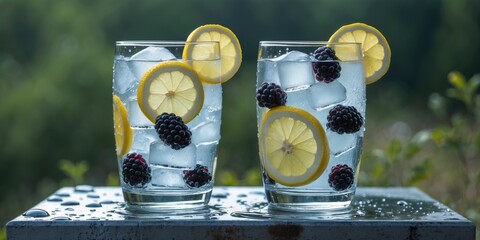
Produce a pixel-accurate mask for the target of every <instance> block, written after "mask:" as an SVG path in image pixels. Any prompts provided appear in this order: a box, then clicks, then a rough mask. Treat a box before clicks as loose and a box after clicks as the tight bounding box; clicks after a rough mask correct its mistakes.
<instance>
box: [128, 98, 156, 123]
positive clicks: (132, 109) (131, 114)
mask: <svg viewBox="0 0 480 240" xmlns="http://www.w3.org/2000/svg"><path fill="white" fill-rule="evenodd" d="M127 111H128V121H129V122H130V126H132V127H152V126H153V123H152V122H151V121H150V120H149V119H148V118H147V117H146V116H145V114H143V112H142V110H141V109H140V106H138V102H137V99H129V100H128V103H127Z"/></svg>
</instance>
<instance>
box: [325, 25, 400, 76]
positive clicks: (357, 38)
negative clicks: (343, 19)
mask: <svg viewBox="0 0 480 240" xmlns="http://www.w3.org/2000/svg"><path fill="white" fill-rule="evenodd" d="M328 41H329V42H340V43H343V42H350V43H351V42H357V43H361V45H362V53H363V57H364V59H363V60H364V65H365V78H366V79H365V82H366V84H370V83H374V82H376V81H378V80H379V79H380V78H381V77H382V76H383V75H385V73H387V70H388V68H389V67H390V56H391V52H390V46H389V45H388V42H387V40H386V39H385V37H384V36H383V35H382V33H381V32H380V31H378V30H377V29H376V28H374V27H372V26H369V25H367V24H364V23H353V24H349V25H345V26H343V27H341V28H339V29H338V30H337V31H336V32H335V33H334V34H333V35H332V36H331V37H330V39H329V40H328ZM335 51H336V55H337V57H338V58H339V59H341V60H349V52H348V51H342V50H341V49H335Z"/></svg>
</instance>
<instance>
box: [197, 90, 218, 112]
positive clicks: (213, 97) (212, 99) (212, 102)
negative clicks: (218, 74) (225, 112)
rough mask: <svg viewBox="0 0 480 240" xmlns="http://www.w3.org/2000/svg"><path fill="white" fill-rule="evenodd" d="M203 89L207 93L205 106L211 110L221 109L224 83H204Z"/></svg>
mask: <svg viewBox="0 0 480 240" xmlns="http://www.w3.org/2000/svg"><path fill="white" fill-rule="evenodd" d="M203 89H204V93H205V97H204V100H203V108H205V110H206V111H209V112H213V111H218V110H221V109H222V84H203ZM202 110H203V109H202Z"/></svg>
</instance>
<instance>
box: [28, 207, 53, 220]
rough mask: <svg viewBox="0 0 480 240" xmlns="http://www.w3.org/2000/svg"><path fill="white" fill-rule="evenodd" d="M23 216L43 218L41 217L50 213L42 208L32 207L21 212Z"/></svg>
mask: <svg viewBox="0 0 480 240" xmlns="http://www.w3.org/2000/svg"><path fill="white" fill-rule="evenodd" d="M23 216H25V217H33V218H43V217H48V216H50V214H49V213H48V212H47V211H45V210H43V209H39V208H32V209H30V210H28V211H26V212H25V213H23Z"/></svg>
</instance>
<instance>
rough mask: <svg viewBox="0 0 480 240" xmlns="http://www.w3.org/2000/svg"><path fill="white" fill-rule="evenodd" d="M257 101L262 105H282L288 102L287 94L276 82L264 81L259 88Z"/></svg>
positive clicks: (271, 106)
mask: <svg viewBox="0 0 480 240" xmlns="http://www.w3.org/2000/svg"><path fill="white" fill-rule="evenodd" d="M257 102H258V106H260V107H267V108H274V107H277V106H282V105H285V103H286V102H287V94H286V93H285V92H284V91H283V90H282V88H281V87H280V86H278V85H277V84H275V83H263V84H262V85H261V86H260V87H259V88H258V89H257Z"/></svg>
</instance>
